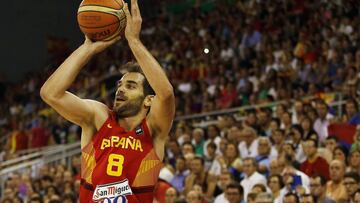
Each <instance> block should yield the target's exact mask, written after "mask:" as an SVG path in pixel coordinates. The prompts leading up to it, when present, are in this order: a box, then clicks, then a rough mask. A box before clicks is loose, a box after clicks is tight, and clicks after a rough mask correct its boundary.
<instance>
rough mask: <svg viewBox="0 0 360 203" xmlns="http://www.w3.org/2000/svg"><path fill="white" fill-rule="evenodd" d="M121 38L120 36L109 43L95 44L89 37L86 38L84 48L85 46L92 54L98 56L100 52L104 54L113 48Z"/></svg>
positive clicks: (100, 42) (98, 42) (99, 42)
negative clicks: (109, 48)
mask: <svg viewBox="0 0 360 203" xmlns="http://www.w3.org/2000/svg"><path fill="white" fill-rule="evenodd" d="M120 38H121V37H120V36H117V37H115V38H114V39H112V40H109V41H96V42H93V41H91V40H90V39H89V38H88V37H87V36H85V42H84V44H83V46H85V47H86V49H87V50H88V51H90V52H91V53H92V54H97V53H99V52H102V51H103V50H105V49H106V48H107V47H109V46H111V45H112V44H114V43H115V42H117V41H118V40H119V39H120Z"/></svg>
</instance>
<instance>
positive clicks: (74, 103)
mask: <svg viewBox="0 0 360 203" xmlns="http://www.w3.org/2000/svg"><path fill="white" fill-rule="evenodd" d="M118 39H119V38H116V39H114V40H112V41H108V42H91V41H90V40H89V39H86V40H85V42H84V44H83V45H81V46H80V47H79V48H78V49H77V50H75V51H74V52H73V53H72V54H71V55H70V56H69V57H68V58H67V59H66V60H65V61H64V62H63V63H62V64H61V65H60V67H59V68H58V69H57V70H56V71H55V72H54V73H53V74H52V75H51V76H50V77H49V78H48V80H47V81H46V82H45V83H44V85H43V86H42V87H41V90H40V95H41V98H42V99H43V100H44V101H45V102H46V103H47V104H49V105H50V106H51V107H52V108H54V109H55V110H56V111H57V112H58V113H59V114H60V115H62V116H63V117H65V118H66V119H67V120H69V121H71V122H73V123H76V124H78V125H80V126H83V125H85V124H90V123H91V122H92V121H93V118H94V109H98V108H101V106H102V105H101V104H100V103H99V102H96V101H92V100H85V99H80V98H79V97H77V96H76V95H74V94H72V93H70V92H68V91H67V89H68V88H69V87H70V86H71V84H72V83H73V81H74V80H75V78H76V76H77V75H78V74H79V72H80V70H81V69H82V68H83V67H84V65H85V64H86V63H87V62H88V61H89V60H90V59H91V57H92V56H94V55H95V54H96V53H99V52H101V51H102V50H104V49H105V48H106V47H108V46H110V45H111V44H112V43H114V42H115V41H116V40H118Z"/></svg>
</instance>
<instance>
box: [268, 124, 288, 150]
mask: <svg viewBox="0 0 360 203" xmlns="http://www.w3.org/2000/svg"><path fill="white" fill-rule="evenodd" d="M271 139H272V141H273V150H274V151H275V153H276V154H281V153H282V151H281V150H282V146H283V144H284V143H285V130H283V129H278V130H275V133H274V134H273V135H271Z"/></svg>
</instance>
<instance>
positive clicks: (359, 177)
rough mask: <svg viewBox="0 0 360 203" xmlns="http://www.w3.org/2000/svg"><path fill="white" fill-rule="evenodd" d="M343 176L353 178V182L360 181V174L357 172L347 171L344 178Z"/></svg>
mask: <svg viewBox="0 0 360 203" xmlns="http://www.w3.org/2000/svg"><path fill="white" fill-rule="evenodd" d="M345 178H352V179H354V180H355V182H357V183H359V182H360V176H359V174H358V173H356V172H347V173H345V175H344V179H345Z"/></svg>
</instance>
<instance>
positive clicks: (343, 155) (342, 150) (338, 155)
mask: <svg viewBox="0 0 360 203" xmlns="http://www.w3.org/2000/svg"><path fill="white" fill-rule="evenodd" d="M347 157H348V150H347V149H346V147H344V146H342V145H338V146H336V147H335V149H334V151H333V159H334V160H340V161H342V162H344V164H345V165H347Z"/></svg>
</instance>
